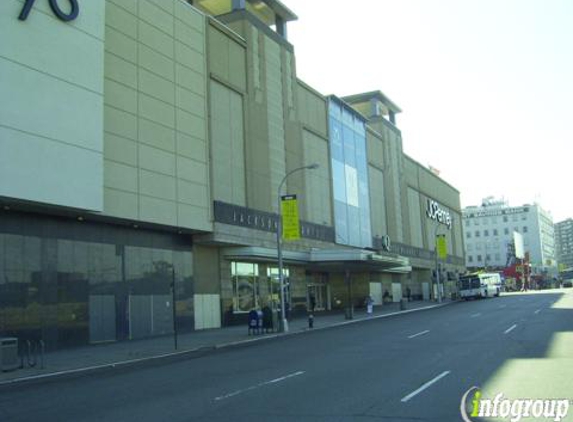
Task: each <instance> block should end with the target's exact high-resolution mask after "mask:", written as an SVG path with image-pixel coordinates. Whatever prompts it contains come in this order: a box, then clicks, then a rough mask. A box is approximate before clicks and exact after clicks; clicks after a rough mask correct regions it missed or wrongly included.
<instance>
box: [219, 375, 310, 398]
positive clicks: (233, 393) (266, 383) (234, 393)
mask: <svg viewBox="0 0 573 422" xmlns="http://www.w3.org/2000/svg"><path fill="white" fill-rule="evenodd" d="M302 374H304V371H298V372H293V373H292V374H288V375H285V376H284V377H279V378H275V379H272V380H270V381H264V382H261V383H259V384H256V385H252V386H250V387H247V388H243V389H242V390H237V391H233V392H232V393H229V394H225V395H222V396H219V397H215V401H220V400H225V399H229V398H231V397H235V396H238V395H239V394H243V393H246V392H248V391H253V390H256V389H257V388H261V387H264V386H265V385H270V384H276V383H277V382H281V381H284V380H287V379H289V378H293V377H298V376H299V375H302Z"/></svg>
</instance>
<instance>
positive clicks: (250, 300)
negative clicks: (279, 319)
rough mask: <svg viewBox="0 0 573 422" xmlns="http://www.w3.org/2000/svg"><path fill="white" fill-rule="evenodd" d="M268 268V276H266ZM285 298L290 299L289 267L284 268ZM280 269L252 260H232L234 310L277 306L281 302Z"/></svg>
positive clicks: (238, 311) (237, 311)
mask: <svg viewBox="0 0 573 422" xmlns="http://www.w3.org/2000/svg"><path fill="white" fill-rule="evenodd" d="M265 270H266V276H265ZM283 274H284V280H283V281H284V284H285V300H286V301H287V302H289V301H290V283H289V280H290V277H289V269H288V268H283ZM278 275H279V270H278V268H276V267H265V265H261V264H256V263H252V262H231V278H232V283H233V312H234V313H247V312H249V311H251V310H253V309H261V308H263V307H265V306H270V307H271V308H273V309H274V308H277V307H278V305H279V302H280V295H279V292H280V285H279V276H278Z"/></svg>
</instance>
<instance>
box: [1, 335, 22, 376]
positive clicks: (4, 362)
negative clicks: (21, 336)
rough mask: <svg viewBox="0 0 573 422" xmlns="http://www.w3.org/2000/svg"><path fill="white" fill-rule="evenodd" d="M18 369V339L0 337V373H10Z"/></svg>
mask: <svg viewBox="0 0 573 422" xmlns="http://www.w3.org/2000/svg"><path fill="white" fill-rule="evenodd" d="M19 367H20V359H18V339H17V338H16V337H0V371H2V372H4V371H11V370H13V369H18V368H19Z"/></svg>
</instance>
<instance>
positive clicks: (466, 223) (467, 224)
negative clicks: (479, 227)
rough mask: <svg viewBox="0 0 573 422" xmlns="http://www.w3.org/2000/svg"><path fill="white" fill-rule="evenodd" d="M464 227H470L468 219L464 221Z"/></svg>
mask: <svg viewBox="0 0 573 422" xmlns="http://www.w3.org/2000/svg"><path fill="white" fill-rule="evenodd" d="M465 225H466V227H468V226H469V225H470V220H469V219H466V222H465Z"/></svg>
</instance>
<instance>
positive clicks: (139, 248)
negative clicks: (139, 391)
mask: <svg viewBox="0 0 573 422" xmlns="http://www.w3.org/2000/svg"><path fill="white" fill-rule="evenodd" d="M78 4H79V10H77V12H78V13H77V16H72V15H74V14H73V13H72V14H71V16H69V18H66V17H65V16H64V17H62V16H60V17H58V16H56V15H55V14H54V12H53V11H52V10H51V8H50V6H49V2H36V3H35V4H34V7H33V8H32V10H31V11H30V13H29V15H28V16H27V17H26V18H25V19H24V17H22V16H21V10H22V6H23V4H22V2H21V1H18V0H9V1H4V2H1V4H0V37H1V38H2V39H3V40H9V41H7V42H3V43H1V44H0V81H1V82H0V95H1V97H2V98H9V99H10V101H3V102H2V103H1V104H0V334H1V335H15V336H18V337H19V338H21V339H27V338H35V339H40V338H41V339H43V340H44V341H45V342H46V344H47V346H48V348H57V347H65V346H69V345H78V344H87V343H97V342H103V341H117V340H128V339H137V338H141V337H147V336H155V335H162V334H166V333H169V332H171V330H172V327H173V315H174V314H175V317H176V322H177V324H178V326H179V328H180V330H195V329H204V328H214V327H220V326H221V325H225V324H233V323H242V322H243V321H244V320H245V319H246V315H247V312H248V311H249V310H251V309H253V308H255V307H263V306H271V307H276V303H277V300H278V297H279V289H278V283H277V274H278V270H277V265H276V257H277V249H276V238H275V231H276V227H277V221H278V205H277V203H278V195H279V192H278V188H279V186H280V184H281V182H282V181H283V178H284V177H285V175H286V174H287V173H288V172H290V171H292V170H295V169H298V168H300V167H303V166H307V165H309V164H311V163H318V164H319V166H320V167H319V168H318V169H317V170H308V171H298V172H296V173H295V174H293V175H292V176H290V177H289V178H288V179H287V180H286V183H285V185H284V189H283V191H282V192H281V193H287V192H288V193H289V194H296V195H297V197H298V200H299V213H300V220H301V229H300V236H301V239H300V240H298V241H295V242H285V245H284V259H285V275H286V278H287V289H286V291H285V295H286V296H287V301H288V303H289V304H290V308H291V309H292V311H293V312H303V311H305V310H306V309H307V306H308V304H309V301H310V298H311V297H314V298H315V300H316V306H317V308H318V309H319V310H321V309H323V310H327V309H334V308H350V307H351V306H361V305H362V304H363V303H364V299H365V297H366V295H369V294H370V295H372V296H373V297H374V299H375V301H376V302H377V303H381V302H382V296H383V292H384V291H388V292H389V294H390V296H391V298H392V300H395V301H396V300H400V298H401V297H402V294H403V291H404V290H405V289H406V288H410V290H411V292H412V295H414V296H416V297H419V298H425V299H430V297H432V296H434V297H435V288H434V289H432V277H433V276H432V273H433V270H434V267H435V261H434V256H435V255H434V239H435V236H436V234H444V235H446V237H447V240H448V257H447V259H446V260H445V261H444V262H443V263H442V266H441V269H440V271H441V272H442V277H441V279H442V280H443V281H445V290H446V293H448V294H449V293H450V292H451V291H453V286H454V281H455V279H456V277H457V274H458V273H460V272H462V271H464V248H463V238H462V228H461V220H462V219H461V209H460V201H459V192H458V191H457V190H456V189H455V188H454V187H452V186H451V185H449V184H448V183H446V182H445V181H444V180H442V179H440V178H439V177H437V176H436V175H435V174H433V173H432V172H430V171H429V170H428V169H426V168H424V167H423V166H421V165H419V164H418V163H417V162H416V161H414V160H413V159H412V158H410V157H408V156H406V155H405V154H404V153H403V150H402V135H401V132H400V130H399V129H398V127H397V125H396V118H395V116H396V114H397V113H399V112H400V109H399V108H398V107H397V106H396V105H395V104H394V103H393V102H392V101H390V100H389V99H388V98H387V97H386V96H385V95H384V94H383V93H381V92H380V91H373V92H369V93H364V94H360V95H356V96H350V97H346V98H338V97H336V96H324V95H322V94H320V93H318V92H316V90H314V89H313V88H312V87H310V86H308V85H306V84H305V83H304V82H302V81H301V80H299V79H298V78H297V77H296V66H295V63H296V62H295V56H294V47H293V46H292V45H291V44H290V43H289V42H288V41H287V39H286V34H287V31H286V25H287V23H288V22H289V21H291V20H293V19H296V15H294V13H293V12H292V11H290V10H289V9H288V8H286V7H285V6H284V5H283V4H282V3H280V2H279V1H276V0H272V1H271V0H268V1H262V2H251V1H241V0H233V1H231V0H226V1H223V0H196V1H193V2H184V1H180V0H140V1H137V2H124V1H121V0H107V1H99V2H91V1H85V2H78ZM19 16H21V17H22V19H19V18H18V17H19ZM213 16H216V18H214V17H213ZM356 77H359V76H358V75H356ZM172 287H174V291H172ZM172 294H173V295H174V296H175V303H173V302H172ZM173 306H175V312H172V311H173Z"/></svg>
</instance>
